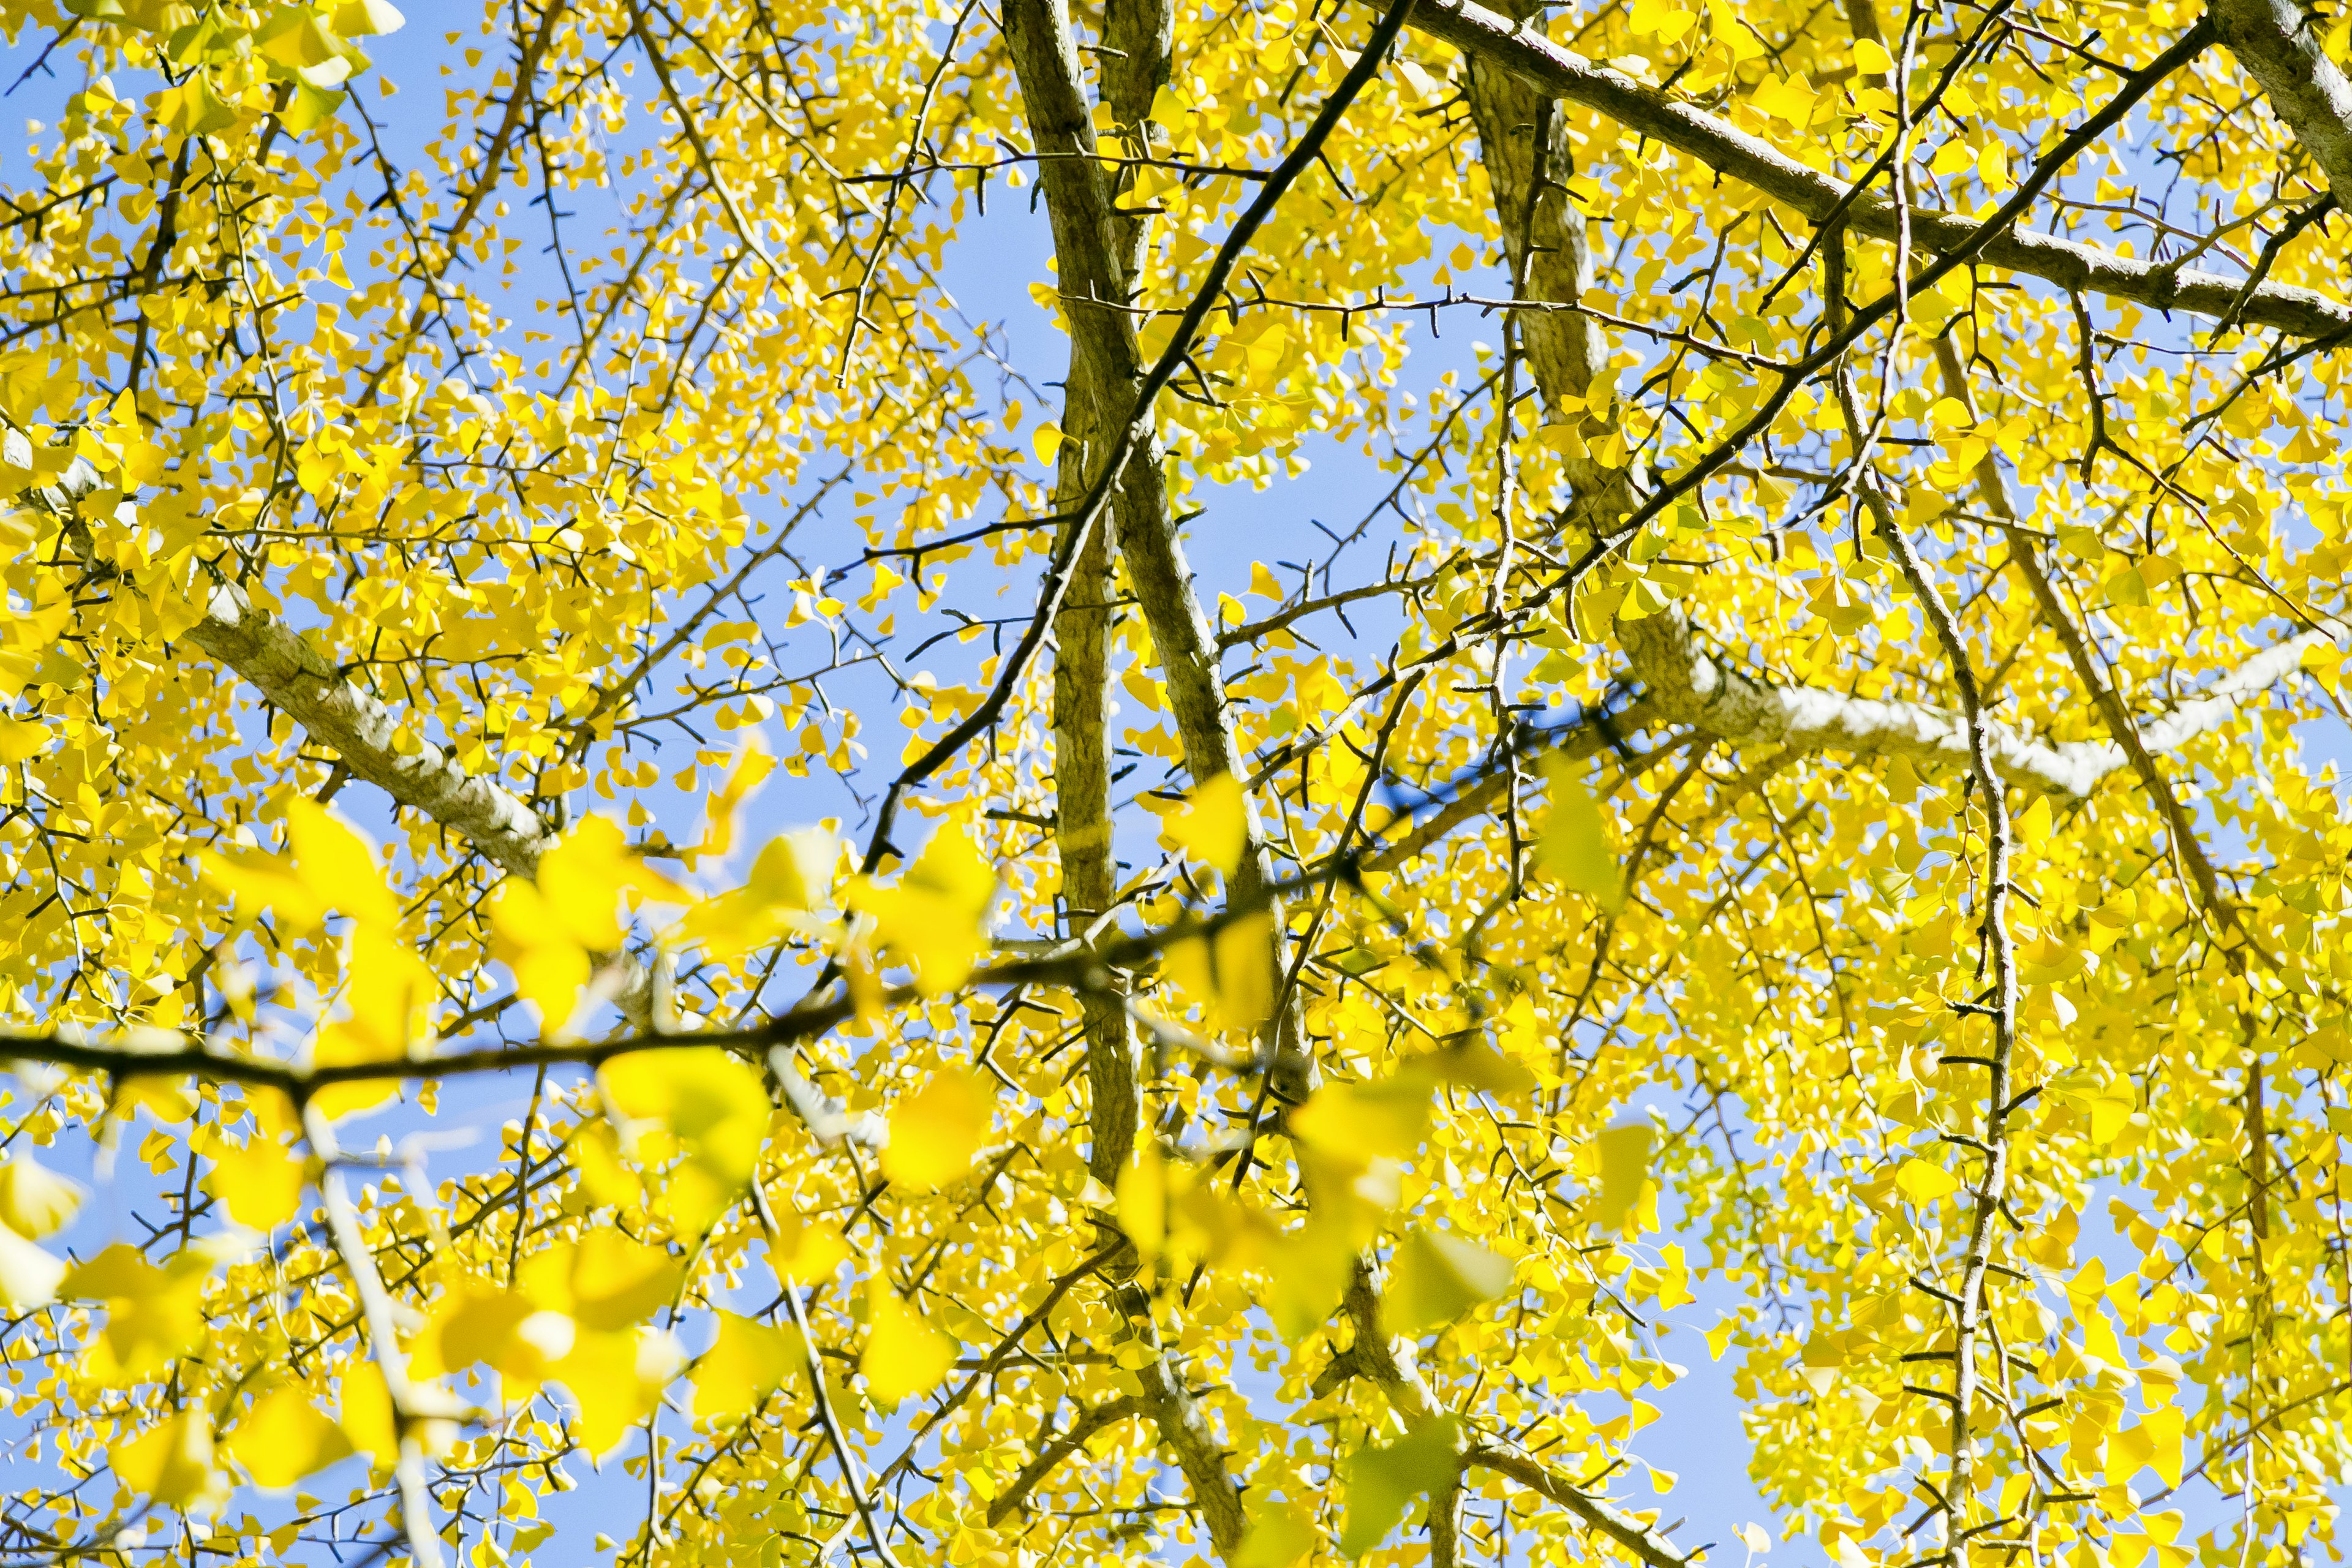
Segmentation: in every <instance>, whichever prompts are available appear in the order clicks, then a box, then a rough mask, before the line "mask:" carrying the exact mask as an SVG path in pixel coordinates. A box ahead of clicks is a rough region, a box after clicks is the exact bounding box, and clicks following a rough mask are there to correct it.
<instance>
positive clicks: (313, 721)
mask: <svg viewBox="0 0 2352 1568" xmlns="http://www.w3.org/2000/svg"><path fill="white" fill-rule="evenodd" d="M185 637H186V640H187V641H188V642H190V643H192V644H194V646H195V647H198V648H201V649H202V650H203V651H204V652H205V653H206V654H208V655H210V656H211V657H212V658H215V659H218V660H219V661H220V662H221V663H223V664H225V665H226V666H228V667H229V668H231V669H233V670H235V671H236V673H237V674H239V675H241V676H243V677H244V678H245V679H247V681H248V682H250V683H251V684H252V685H253V687H254V688H255V689H257V690H258V691H259V692H260V693H261V694H262V695H263V696H264V697H266V698H268V700H270V701H271V702H273V703H275V704H276V705H277V706H278V707H279V708H281V709H283V710H285V711H286V712H287V713H288V714H289V716H290V717H291V718H292V719H293V720H294V721H295V722H296V723H298V724H299V725H301V726H302V728H304V729H305V730H308V731H310V735H311V737H312V738H313V739H315V740H317V741H319V742H320V743H322V744H324V745H327V746H331V747H332V748H333V749H334V751H335V753H336V755H338V756H340V757H341V758H342V760H343V764H344V765H345V766H346V767H348V768H350V769H351V771H352V776H353V777H354V778H359V779H364V780H366V781H367V782H368V783H369V784H373V785H375V786H376V787H377V788H378V789H381V790H383V792H384V794H386V795H390V796H392V798H393V799H394V801H397V802H398V803H399V804H400V805H404V806H408V807H410V808H411V809H413V810H415V811H421V812H423V813H424V814H425V816H429V817H431V818H432V819H433V820H434V821H436V822H437V823H439V824H441V826H444V827H446V828H447V829H449V831H450V832H452V833H455V834H457V835H458V836H459V837H462V838H465V839H466V840H467V841H468V842H470V843H471V844H472V845H473V846H474V847H475V848H477V849H478V850H480V851H481V852H482V854H484V855H485V856H487V857H488V858H490V859H492V860H495V861H497V862H498V863H499V865H500V866H501V867H503V868H506V869H507V870H508V871H509V872H512V873H513V874H514V875H516V876H519V877H528V876H530V874H531V873H532V872H533V871H535V870H536V869H538V867H539V858H540V856H541V853H543V852H544V851H545V850H546V848H547V847H548V846H549V844H551V842H553V840H552V839H551V837H550V836H549V834H548V831H547V826H546V825H545V824H544V823H542V822H541V821H540V819H539V816H538V814H537V813H535V812H533V811H532V810H531V809H530V806H528V805H524V804H523V802H522V801H521V800H520V799H519V798H517V797H516V796H515V795H511V794H509V792H508V791H506V790H505V789H502V788H500V787H499V785H498V784H495V783H493V782H492V781H490V780H488V779H485V778H478V777H476V776H475V775H473V774H471V773H467V772H466V770H465V769H464V768H462V767H459V766H458V765H457V761H456V759H455V758H453V757H451V756H450V755H449V754H448V753H447V752H444V751H443V750H441V748H440V747H438V746H436V745H435V744H433V742H430V741H426V740H424V739H423V738H422V737H417V738H415V740H414V742H413V743H414V746H415V749H414V750H413V751H409V752H403V751H401V750H400V749H399V748H398V747H397V746H396V745H395V744H394V735H395V734H396V733H397V732H398V731H399V728H400V721H399V719H398V717H397V716H396V715H395V714H394V712H393V710H391V709H389V708H387V707H385V706H384V705H383V703H382V702H381V701H379V700H376V699H375V698H374V697H373V696H371V695H369V694H368V693H367V692H365V691H363V690H362V689H360V688H359V687H358V686H357V685H355V684H353V683H352V681H350V680H348V679H345V678H344V677H343V675H342V674H341V672H340V671H338V670H337V669H336V668H335V667H334V666H333V665H332V664H331V663H330V662H329V661H328V659H327V658H326V656H325V655H323V654H321V653H320V652H319V650H318V649H316V648H314V647H311V646H310V644H309V643H307V642H305V641H303V640H302V637H301V635H300V634H299V633H298V632H296V631H295V630H294V628H293V627H291V626H288V625H287V624H286V623H285V622H283V621H281V620H279V619H278V617H277V616H272V615H270V614H268V612H267V611H263V610H257V609H256V608H254V606H253V604H252V601H251V600H249V599H247V597H246V595H245V591H244V590H243V589H241V588H238V587H236V585H235V584H223V585H222V586H219V587H216V588H215V589H214V590H213V595H212V599H211V602H210V603H209V604H208V605H206V606H205V618H204V619H203V620H200V621H198V622H197V623H196V624H195V625H194V626H191V627H190V628H189V629H188V631H187V632H186V633H185Z"/></svg>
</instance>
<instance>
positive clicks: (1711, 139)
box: [1413, 0, 2352, 338]
mask: <svg viewBox="0 0 2352 1568" xmlns="http://www.w3.org/2000/svg"><path fill="white" fill-rule="evenodd" d="M2250 3H2251V0H2250ZM1413 26H1415V27H1417V28H1419V29H1420V30H1421V31H1423V32H1424V33H1427V34H1428V35H1430V36H1431V37H1434V38H1438V39H1441V40H1443V41H1444V42H1445V43H1448V44H1451V45H1453V46H1454V47H1455V48H1458V49H1460V50H1462V51H1463V52H1464V53H1465V54H1467V55H1470V56H1472V57H1473V58H1476V59H1480V60H1486V61H1491V62H1493V63H1494V64H1496V65H1498V66H1500V67H1501V68H1503V69H1505V70H1507V71H1509V72H1511V73H1512V74H1513V75H1515V76H1517V77H1519V78H1521V79H1524V80H1526V81H1528V82H1529V83H1531V84H1533V85H1535V86H1537V87H1539V88H1541V89H1544V90H1545V91H1547V92H1549V93H1551V94H1553V95H1555V96H1557V97H1559V98H1562V99H1565V100H1569V101H1570V102H1571V103H1576V104H1579V105H1580V106H1582V107H1583V108H1586V109H1589V110H1593V111H1594V112H1596V113H1600V114H1604V115H1607V116H1608V117H1609V118H1610V119H1612V120H1614V121H1617V122H1618V123H1619V124H1621V125H1622V126H1624V127H1625V128H1626V129H1628V130H1630V131H1633V132H1639V133H1640V134H1642V135H1644V136H1651V137H1654V138H1656V139H1657V140H1658V141H1661V142H1664V143H1666V145H1668V146H1670V147H1673V148H1674V149H1675V150H1676V151H1677V152H1680V153H1686V154H1688V155H1689V156H1691V157H1694V158H1696V159H1698V160H1699V161H1700V162H1701V163H1706V165H1707V166H1708V167H1709V168H1712V169H1714V170H1716V171H1717V172H1718V173H1720V174H1727V175H1729V176H1731V177H1732V178H1733V179H1736V180H1738V181H1740V182H1741V183H1743V184H1749V185H1753V186H1755V187H1756V188H1757V189H1758V190H1759V191H1761V192H1763V193H1764V194H1765V195H1769V196H1770V197H1772V198H1773V199H1774V200H1775V201H1779V202H1783V203H1786V204H1787V205H1790V206H1791V207H1794V208H1795V209H1796V210H1797V211H1799V212H1801V213H1803V214H1804V215H1805V216H1807V217H1809V218H1811V219H1814V220H1815V221H1821V220H1824V219H1826V218H1827V217H1828V216H1830V215H1831V214H1832V213H1833V212H1836V211H1838V210H1839V209H1840V207H1841V206H1843V220H1842V221H1843V222H1844V224H1845V225H1846V226H1849V227H1851V228H1853V230H1854V231H1855V232H1856V233H1859V234H1865V235H1869V236H1872V237H1875V238H1880V239H1891V238H1893V237H1895V232H1896V229H1897V227H1898V226H1899V224H1900V222H1901V221H1902V219H1901V216H1899V215H1898V214H1897V212H1896V209H1895V204H1894V203H1892V202H1890V201H1888V200H1886V199H1885V198H1884V197H1882V196H1879V195H1874V194H1871V193H1867V192H1859V193H1858V192H1855V191H1853V190H1852V189H1850V188H1849V187H1848V185H1847V184H1845V182H1844V181H1843V180H1840V179H1838V178H1837V177H1836V176H1835V175H1833V174H1825V173H1823V172H1822V170H1819V169H1815V168H1812V167H1811V166H1809V165H1807V164H1805V163H1800V162H1798V161H1797V160H1796V159H1794V158H1792V157H1790V155H1789V154H1787V153H1783V152H1781V151H1780V149H1779V148H1777V147H1774V146H1773V145H1772V144H1771V143H1769V142H1765V141H1763V140H1762V139H1760V138H1759V137H1755V136H1751V135H1749V134H1748V132H1744V131H1741V130H1740V129H1738V127H1737V126H1735V125H1733V124H1731V123H1730V122H1729V121H1726V120H1723V119H1721V118H1719V117H1717V116H1716V115H1712V114H1709V113H1707V112H1706V110H1702V109H1698V108H1696V107H1694V106H1692V105H1690V104H1687V103H1683V102H1679V101H1677V100H1675V99H1673V98H1671V97H1669V96H1667V94H1666V93H1665V92H1664V91H1663V90H1661V89H1657V88H1653V87H1645V86H1643V84H1642V83H1640V82H1637V81H1635V80H1633V79H1632V78H1631V77H1628V76H1626V75H1624V74H1623V73H1622V72H1620V71H1616V70H1612V69H1611V68H1608V67H1606V66H1600V65H1595V64H1594V63H1592V62H1591V61H1590V60H1587V59H1586V58H1583V57H1582V56H1580V55H1578V54H1575V53H1573V52H1571V51H1570V50H1568V49H1564V48H1562V47H1559V45H1557V44H1554V43H1552V42H1551V41H1550V40H1549V39H1547V38H1545V37H1543V36H1542V35H1541V34H1539V33H1534V32H1528V31H1523V30H1521V29H1520V28H1518V27H1517V26H1514V25H1513V24H1512V23H1511V22H1510V21H1509V20H1508V19H1507V18H1506V17H1504V16H1499V15H1497V14H1496V13H1495V12H1493V11H1490V10H1487V9H1486V8H1485V7H1484V6H1481V5H1476V4H1474V3H1473V0H1423V5H1422V6H1421V8H1420V9H1419V10H1418V11H1417V12H1416V13H1415V14H1414V16H1413ZM2339 79H2340V77H2339ZM2340 199H2341V198H2340V196H2339V200H2340ZM1908 218H1909V223H1910V233H1911V241H1912V243H1913V244H1914V245H1916V246H1919V247H1924V248H1926V249H1928V250H1932V251H1938V252H1943V253H1946V254H1949V253H1950V252H1952V251H1955V250H1958V249H1960V248H1961V247H1965V246H1967V245H1969V243H1970V242H1971V241H1972V240H1977V239H1979V237H1980V236H1979V230H1980V227H1981V226H1980V224H1979V220H1977V219H1975V218H1972V217H1969V216H1968V215H1966V214H1964V213H1948V212H1937V211H1934V210H1932V209H1924V208H1920V207H1916V206H1915V207H1913V208H1911V209H1910V212H1909V214H1908ZM1977 255H1978V258H1979V259H1980V260H1982V261H1985V262H1988V263H1990V264H1991V265H1993V266H1995V267H2001V268H2008V269H2009V270H2011V271H2012V272H2022V273H2025V274H2027V275H2029V276H2031V277H2035V278H2040V279H2043V280H2044V281H2045V282H2049V283H2053V284H2055V285H2057V286H2058V287H2059V288H2062V289H2072V290H2074V291H2076V292H2093V293H2101V294H2107V295H2112V296H2114V297H2116V298H2117V299H2123V300H2133V301H2135V302H2137V303H2139V304H2142V305H2148V306H2152V307H2154V308H2155V309H2158V310H2192V311H2195V312H2196V313H2198V314H2199V315H2203V316H2210V317H2214V318H2216V319H2221V318H2225V317H2227V316H2229V314H2230V313H2231V308H2232V307H2233V306H2234V305H2235V304H2236V302H2237V300H2238V296H2239V294H2240V293H2241V291H2242V288H2243V285H2242V283H2241V282H2239V281H2238V280H2236V279H2229V278H2224V277H2221V276H2220V275H2218V274H2215V273H2210V272H2199V271H2194V270H2190V269H2188V268H2180V269H2178V270H2176V269H2174V268H2169V267H2166V266H2163V265H2160V264H2157V263H2152V262H2146V261H2137V260H2133V259H2131V258H2126V257H2120V256H2117V255H2116V254H2114V253H2113V252H2111V251H2106V250H2102V249H2100V248H2099V247H2096V246H2093V245H2084V244H2083V243H2081V242H2080V241H2077V240H2072V239H2064V238H2061V237H2058V236H2056V235H2049V234H2041V233H2037V232H2035V231H2033V230H2031V229H2015V228H2012V229H2009V230H2007V231H2005V232H2002V233H2000V234H1997V235H1994V236H1992V237H1990V238H1989V239H1983V240H1982V243H1981V245H1980V248H1979V250H1978V252H1977ZM2240 319H2241V320H2243V321H2250V322H2253V323H2255V324H2258V325H2261V326H2267V327H2274V328H2277V329H2278V330H2279V331H2284V332H2286V333H2288V334H2290V335H2292V336H2294V337H2299V338H2334V337H2336V336H2339V335H2341V334H2344V333H2347V332H2352V306H2347V304H2345V303H2344V302H2343V301H2342V300H2332V299H2329V298H2328V297H2327V296H2326V295H2324V294H2321V293H2318V292H2316V291H2315V290H2313V289H2297V288H2293V287H2290V286H2288V285H2284V284H2274V283H2265V284H2263V285H2262V286H2260V287H2259V288H2257V289H2254V290H2253V291H2252V294H2251V295H2250V296H2249V297H2248V298H2247V300H2246V301H2245V308H2244V312H2243V314H2242V317H2241V318H2240Z"/></svg>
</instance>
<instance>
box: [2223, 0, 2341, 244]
mask: <svg viewBox="0 0 2352 1568" xmlns="http://www.w3.org/2000/svg"><path fill="white" fill-rule="evenodd" d="M2212 9H2213V26H2214V30H2215V31H2216V32H2218V33H2220V34H2221V42H2222V43H2223V44H2224V45H2226V46H2228V47H2229V50H2230V52H2231V54H2233V55H2235V56H2237V57H2238V63H2239V64H2240V65H2242V66H2243V67H2245V68H2246V74H2247V75H2248V76H2251V77H2252V78H2253V79H2254V80H2256V81H2257V82H2259V83H2261V84H2262V89H2263V96H2264V97H2266V98H2268V99H2269V100H2270V104H2271V112H2272V113H2273V114H2275V115H2277V116H2278V117H2279V119H2281V120H2282V121H2285V123H2286V128H2287V129H2288V130H2289V131H2292V132H2294V139H2295V141H2296V142H2300V143H2301V144H2302V146H2303V150H2304V151H2305V152H2306V153H2310V154H2311V161H2312V162H2313V163H2316V164H2318V165H2319V171H2320V173H2321V174H2323V175H2325V176H2326V180H2327V188H2328V189H2329V190H2330V191H2331V192H2333V193H2334V194H2335V196H2336V205H2337V206H2338V207H2340V208H2342V209H2343V210H2344V211H2346V212H2347V213H2352V79H2347V78H2346V76H2345V74H2344V72H2343V70H2342V68H2339V67H2338V66H2337V65H2336V62H2335V61H2334V60H2331V59H2329V58H2327V53H2326V49H2325V48H2323V47H2321V41H2320V37H2319V31H2320V30H2319V26H2318V18H2316V17H2315V16H2311V15H2310V14H2309V13H2307V12H2306V11H2305V9H2304V7H2303V6H2301V5H2296V4H2295V0H2213V8H2212Z"/></svg>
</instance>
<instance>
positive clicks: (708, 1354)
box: [690, 1312, 801, 1422]
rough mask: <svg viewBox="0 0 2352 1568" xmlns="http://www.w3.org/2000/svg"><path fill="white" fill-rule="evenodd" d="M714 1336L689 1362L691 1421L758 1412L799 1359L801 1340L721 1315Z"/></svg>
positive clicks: (727, 1418) (731, 1315)
mask: <svg viewBox="0 0 2352 1568" xmlns="http://www.w3.org/2000/svg"><path fill="white" fill-rule="evenodd" d="M718 1318H719V1337H718V1338H717V1339H715V1340H714V1341H712V1342H711V1345H710V1348H709V1350H707V1351H705V1352H702V1356H701V1358H700V1359H699V1360H698V1361H697V1362H696V1363H694V1371H693V1373H691V1374H690V1380H691V1381H692V1383H693V1384H694V1418H695V1419H696V1420H697V1421H726V1422H731V1421H740V1420H741V1419H742V1418H743V1417H744V1416H746V1415H750V1414H751V1412H752V1411H754V1410H757V1409H758V1408H759V1407H760V1405H761V1404H762V1403H763V1402H764V1401H765V1400H766V1399H767V1397H768V1395H769V1394H772V1393H774V1392H775V1390H776V1388H777V1386H778V1385H779V1384H782V1382H783V1381H784V1377H785V1375H786V1374H787V1373H790V1372H791V1371H792V1369H793V1367H794V1366H796V1365H798V1364H799V1363H800V1359H801V1349H800V1336H799V1335H798V1334H797V1333H792V1332H787V1331H784V1330H782V1329H775V1328H771V1327H769V1326H768V1325H767V1324H765V1323H760V1322H754V1321H751V1319H750V1318H743V1317H738V1316H737V1315H736V1314H734V1313H733V1312H720V1313H719V1314H718Z"/></svg>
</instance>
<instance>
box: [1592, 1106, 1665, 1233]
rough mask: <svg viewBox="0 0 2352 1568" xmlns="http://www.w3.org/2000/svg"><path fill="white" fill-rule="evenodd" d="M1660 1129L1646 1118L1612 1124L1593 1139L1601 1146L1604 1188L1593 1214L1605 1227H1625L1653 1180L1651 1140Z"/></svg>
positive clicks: (1605, 1229) (1598, 1197) (1594, 1204)
mask: <svg viewBox="0 0 2352 1568" xmlns="http://www.w3.org/2000/svg"><path fill="white" fill-rule="evenodd" d="M1656 1135H1657V1130H1656V1129H1655V1128H1654V1127H1652V1126H1651V1125H1650V1124H1649V1123H1648V1122H1646V1121H1640V1122H1634V1123H1633V1124H1631V1125H1629V1126H1624V1127H1612V1128H1609V1129H1608V1130H1606V1131H1603V1132H1601V1134H1600V1136H1599V1137H1597V1138H1595V1139H1594V1140H1593V1142H1596V1143H1598V1144H1599V1145H1600V1146H1601V1192H1600V1195H1599V1196H1597V1197H1596V1198H1595V1199H1594V1200H1593V1204H1592V1217H1593V1221H1594V1223H1595V1224H1597V1225H1599V1226H1600V1227H1601V1229H1602V1230H1604V1231H1614V1230H1618V1229H1621V1228H1622V1227H1623V1226H1624V1224H1625V1222H1626V1220H1627V1219H1628V1218H1630V1217H1631V1216H1632V1215H1633V1210H1634V1207H1635V1206H1636V1205H1639V1204H1640V1203H1641V1201H1642V1192H1643V1188H1645V1187H1647V1186H1648V1185H1649V1184H1650V1143H1651V1142H1652V1140H1653V1139H1654V1138H1655V1137H1656Z"/></svg>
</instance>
